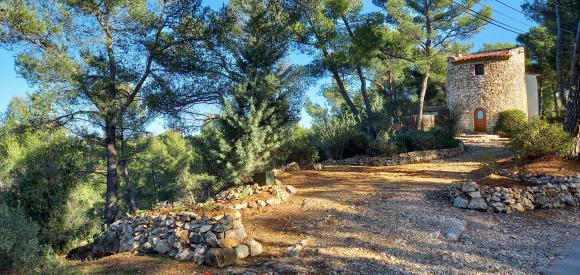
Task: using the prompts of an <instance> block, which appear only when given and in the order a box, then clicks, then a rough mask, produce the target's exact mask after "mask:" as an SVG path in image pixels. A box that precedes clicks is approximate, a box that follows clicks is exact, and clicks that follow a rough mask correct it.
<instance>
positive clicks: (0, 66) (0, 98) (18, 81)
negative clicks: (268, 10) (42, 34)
mask: <svg viewBox="0 0 580 275" xmlns="http://www.w3.org/2000/svg"><path fill="white" fill-rule="evenodd" d="M226 2H227V0H204V3H205V4H209V5H210V6H211V7H212V8H219V7H221V6H222V5H223V4H224V3H226ZM363 2H364V4H365V10H367V11H374V10H376V9H377V8H376V7H375V6H374V5H373V4H372V0H363ZM502 2H503V3H506V4H508V5H510V6H511V7H514V8H516V9H518V10H519V9H520V8H519V6H520V5H521V3H522V2H524V1H523V0H503V1H502ZM483 3H484V4H486V5H491V6H492V8H493V9H494V15H493V17H494V19H495V20H497V21H500V22H503V23H505V24H507V25H509V26H511V27H513V28H516V29H519V30H521V31H527V30H528V29H529V28H530V26H532V25H534V23H533V22H531V21H529V20H528V19H527V18H526V17H525V16H524V15H523V14H521V13H519V12H516V11H515V10H513V9H510V8H509V7H506V6H504V5H502V4H501V3H499V2H497V1H495V0H485V1H484V2H483ZM477 8H478V9H479V8H481V7H477ZM516 37H517V34H515V33H512V32H509V31H507V30H504V29H501V28H499V27H496V26H493V25H490V24H488V25H487V26H486V27H485V29H484V30H483V31H482V32H480V33H479V34H477V35H476V36H475V37H474V38H473V39H472V40H471V41H466V42H467V43H473V45H474V47H473V50H474V51H476V50H478V49H479V48H480V47H481V46H482V45H483V44H484V43H496V42H515V39H516ZM291 60H292V62H294V63H297V64H306V63H308V62H309V58H308V57H307V56H304V55H299V54H294V55H292V56H291ZM330 81H331V80H330V79H322V80H320V81H319V82H318V85H315V86H313V87H310V88H309V89H308V90H307V91H306V95H307V96H308V97H309V98H311V99H312V100H313V101H315V102H320V101H321V100H322V97H321V96H320V86H321V85H323V84H325V83H328V82H330ZM30 90H31V88H30V87H29V86H28V85H27V83H26V81H25V80H24V79H22V78H21V77H19V76H18V75H17V73H16V71H15V69H14V53H13V52H10V51H7V50H5V49H0V112H3V111H4V110H5V109H6V106H7V104H8V102H9V101H10V99H11V98H12V97H14V96H23V95H26V93H27V91H30ZM162 124H163V123H162V122H161V121H157V122H156V123H154V124H153V125H152V126H151V127H150V130H151V131H152V132H155V133H159V132H161V131H162V130H163V128H162ZM301 124H303V125H305V126H308V125H309V124H310V118H309V117H308V115H306V114H305V113H304V112H303V115H302V121H301Z"/></svg>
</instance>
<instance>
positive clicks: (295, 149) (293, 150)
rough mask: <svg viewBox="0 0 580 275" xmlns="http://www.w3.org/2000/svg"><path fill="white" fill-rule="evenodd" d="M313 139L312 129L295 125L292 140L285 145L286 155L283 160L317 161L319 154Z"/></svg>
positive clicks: (286, 161) (287, 161) (288, 161)
mask: <svg viewBox="0 0 580 275" xmlns="http://www.w3.org/2000/svg"><path fill="white" fill-rule="evenodd" d="M315 139H316V137H315V134H314V131H313V130H312V129H311V128H303V127H301V126H300V125H297V126H296V127H295V128H294V133H293V135H292V140H291V141H290V142H289V143H288V144H287V145H286V146H285V147H286V148H285V149H286V150H287V155H288V156H287V157H286V160H285V161H284V162H285V163H290V162H298V163H314V162H317V161H318V160H319V159H320V155H319V150H318V148H317V144H316V143H315Z"/></svg>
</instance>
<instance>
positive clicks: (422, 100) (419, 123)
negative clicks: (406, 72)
mask: <svg viewBox="0 0 580 275" xmlns="http://www.w3.org/2000/svg"><path fill="white" fill-rule="evenodd" d="M428 82H429V73H425V74H424V75H423V79H422V81H421V94H420V95H419V110H418V112H417V129H418V130H421V129H422V128H423V105H424V104H425V95H426V94H427V84H428Z"/></svg>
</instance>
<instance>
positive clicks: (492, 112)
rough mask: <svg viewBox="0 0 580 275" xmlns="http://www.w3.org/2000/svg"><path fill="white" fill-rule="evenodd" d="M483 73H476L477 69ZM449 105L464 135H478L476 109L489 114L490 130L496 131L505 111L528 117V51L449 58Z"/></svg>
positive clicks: (502, 51) (517, 49)
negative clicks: (480, 69) (526, 61)
mask: <svg viewBox="0 0 580 275" xmlns="http://www.w3.org/2000/svg"><path fill="white" fill-rule="evenodd" d="M477 65H479V66H482V67H483V73H482V74H477V73H476V66H477ZM447 104H448V107H449V111H450V113H451V114H452V115H453V116H454V117H456V118H457V120H458V121H457V129H458V130H459V131H460V132H469V133H471V132H474V131H475V127H474V116H475V112H476V109H478V108H481V109H483V110H485V115H486V129H487V132H488V133H491V132H492V131H493V126H494V125H495V122H496V121H497V115H498V113H499V112H501V111H505V110H509V109H519V110H522V111H523V112H524V113H526V114H527V113H528V97H527V91H526V82H525V55H524V48H522V47H519V48H514V49H504V50H495V51H486V52H479V53H474V54H470V55H465V56H455V57H450V58H449V67H448V79H447Z"/></svg>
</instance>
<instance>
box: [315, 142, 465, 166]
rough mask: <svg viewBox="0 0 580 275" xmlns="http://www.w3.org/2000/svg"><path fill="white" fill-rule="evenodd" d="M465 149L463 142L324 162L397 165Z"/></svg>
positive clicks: (331, 163)
mask: <svg viewBox="0 0 580 275" xmlns="http://www.w3.org/2000/svg"><path fill="white" fill-rule="evenodd" d="M464 151H465V147H464V145H463V143H460V144H459V146H458V147H455V148H447V149H439V150H427V151H414V152H408V153H402V154H398V155H395V156H392V157H389V158H384V157H368V156H356V157H353V158H347V159H342V160H326V161H324V162H323V164H324V165H369V166H395V165H401V164H406V163H412V162H421V161H428V160H434V159H440V158H450V157H455V156H457V155H459V154H461V153H463V152H464Z"/></svg>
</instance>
